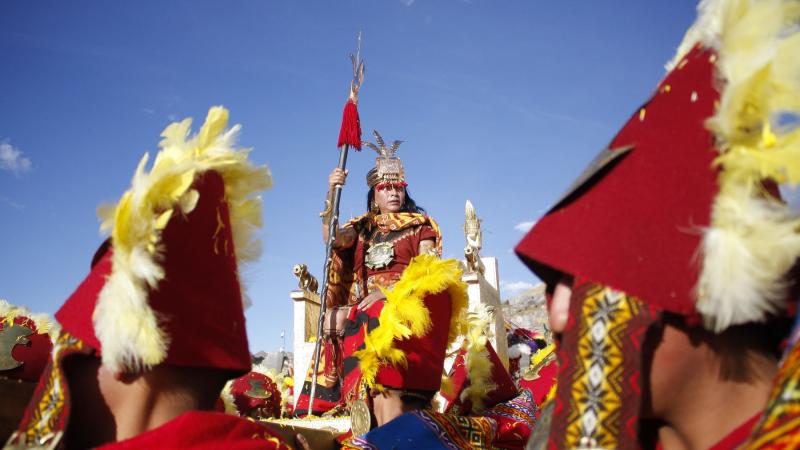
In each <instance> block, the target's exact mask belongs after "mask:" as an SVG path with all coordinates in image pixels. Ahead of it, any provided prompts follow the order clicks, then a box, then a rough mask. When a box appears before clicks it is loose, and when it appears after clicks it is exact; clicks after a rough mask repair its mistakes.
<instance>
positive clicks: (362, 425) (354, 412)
mask: <svg viewBox="0 0 800 450" xmlns="http://www.w3.org/2000/svg"><path fill="white" fill-rule="evenodd" d="M370 428H372V414H370V412H369V406H367V401H366V400H356V401H355V402H353V404H352V405H351V406H350V429H352V430H353V436H356V437H359V436H363V435H365V434H367V432H369V430H370Z"/></svg>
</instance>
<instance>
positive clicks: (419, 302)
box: [354, 255, 467, 388]
mask: <svg viewBox="0 0 800 450" xmlns="http://www.w3.org/2000/svg"><path fill="white" fill-rule="evenodd" d="M444 291H447V292H448V293H449V294H450V301H451V308H452V309H451V311H452V313H451V317H450V324H449V326H450V330H449V333H448V341H447V342H448V346H449V345H450V344H452V342H453V341H454V340H455V338H456V336H458V335H459V334H461V333H462V332H463V329H464V322H465V321H464V311H465V309H466V306H467V285H466V284H465V283H464V282H463V281H461V268H460V265H459V263H458V261H456V260H454V259H447V260H441V259H439V258H436V257H435V256H431V255H419V256H417V257H415V258H414V259H412V260H411V263H410V264H409V265H408V267H406V269H405V271H404V272H403V275H402V277H401V278H400V280H399V281H398V282H397V283H396V284H395V285H394V287H393V288H392V289H391V290H384V291H383V292H384V294H386V303H385V304H384V306H383V310H382V311H381V314H380V317H379V319H378V320H379V321H380V326H378V327H377V328H375V329H374V330H372V331H370V332H369V333H368V334H367V335H366V336H364V346H365V348H364V349H362V350H359V351H357V352H355V354H354V355H355V356H356V357H357V358H358V359H359V361H360V362H359V366H360V368H361V374H362V380H363V382H364V383H365V384H366V386H368V387H370V388H374V387H377V385H376V383H375V377H376V376H377V373H378V369H379V367H380V366H381V365H392V366H402V367H405V365H406V355H405V354H404V353H403V351H401V350H399V349H398V348H396V347H395V346H394V343H395V342H396V341H398V340H402V339H408V338H411V337H417V338H419V337H423V336H425V335H426V334H427V333H428V331H430V328H431V326H432V324H431V319H430V313H429V311H428V309H427V308H426V307H425V304H424V303H423V300H424V298H425V297H426V296H427V295H430V294H438V293H440V292H444Z"/></svg>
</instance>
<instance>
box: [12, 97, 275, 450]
mask: <svg viewBox="0 0 800 450" xmlns="http://www.w3.org/2000/svg"><path fill="white" fill-rule="evenodd" d="M227 121H228V111H227V110H225V109H224V108H222V107H214V108H212V109H211V110H210V111H209V113H208V117H207V119H206V122H205V124H204V125H203V127H202V128H201V129H200V131H199V132H198V134H197V135H196V136H193V137H191V138H189V127H190V125H191V120H189V119H187V120H184V121H183V122H180V123H174V124H172V125H170V126H169V127H167V128H166V129H165V130H164V132H163V133H162V137H163V138H164V139H163V140H162V141H161V144H160V146H161V151H160V152H159V153H158V155H156V158H155V161H154V162H153V165H152V168H151V169H150V170H149V172H148V171H146V169H145V165H146V164H147V155H145V157H144V158H143V159H142V161H141V163H140V164H139V167H138V169H137V170H136V173H135V175H134V177H133V181H132V185H131V188H130V189H129V190H128V191H127V192H126V193H125V194H124V195H123V196H122V198H121V199H120V200H119V202H118V203H117V204H116V205H114V206H112V207H107V208H101V210H100V214H101V216H102V218H103V219H104V223H103V228H104V229H105V230H109V231H110V233H111V237H110V238H109V239H108V240H107V241H106V242H105V243H103V245H101V246H100V248H99V249H98V251H97V253H96V254H95V256H94V258H93V259H92V264H91V272H90V273H89V275H88V276H87V277H86V278H85V279H84V280H83V282H82V283H81V284H80V286H78V288H77V290H76V291H75V292H74V293H73V294H72V295H71V296H70V297H69V298H68V299H67V301H66V302H65V303H64V305H63V306H62V307H61V309H60V310H59V311H58V312H57V313H56V319H57V320H58V322H59V323H60V324H61V327H62V329H61V333H60V335H59V337H58V339H57V341H56V343H55V345H54V348H53V353H52V358H51V362H50V365H49V366H48V368H47V369H46V370H45V373H44V374H43V376H42V377H41V379H40V381H39V385H38V387H37V388H36V392H35V393H34V396H33V400H32V401H31V403H30V405H29V406H28V409H27V411H26V413H25V416H24V418H23V420H22V422H21V424H20V426H19V430H18V431H17V432H16V433H15V435H14V436H12V438H11V439H10V440H9V442H8V443H7V448H13V449H16V448H76V449H82V448H94V447H99V448H103V449H127V448H131V449H133V448H148V449H154V448H209V449H210V448H228V449H261V448H271V449H274V448H287V447H286V445H285V444H283V443H282V442H281V441H280V439H279V438H277V437H276V436H275V435H273V434H272V433H271V432H269V431H268V430H267V429H266V428H263V427H262V426H260V425H258V424H256V423H254V422H251V421H248V420H245V419H241V418H238V417H233V416H230V415H226V414H222V413H217V412H211V411H212V410H213V408H214V405H215V402H216V400H217V398H218V396H219V393H220V391H221V390H222V387H223V385H224V384H225V382H226V381H227V380H228V379H231V378H235V377H237V376H239V375H242V374H244V373H246V372H248V371H250V367H251V364H250V352H249V349H248V344H247V336H246V334H245V323H244V314H243V299H244V295H243V292H244V290H243V286H242V285H241V284H240V277H239V268H240V267H241V265H243V264H245V263H248V262H251V261H253V260H254V259H255V258H256V257H257V255H258V249H259V247H258V242H257V238H256V234H255V231H256V230H257V229H258V225H260V220H261V202H260V199H259V198H258V197H257V196H256V195H255V194H256V193H257V192H258V191H260V190H263V189H265V188H267V187H269V185H270V184H271V180H270V175H269V171H268V169H267V168H266V167H255V166H253V165H252V164H251V163H250V162H249V161H248V159H247V154H248V151H247V150H243V149H235V148H234V147H233V145H234V139H235V137H236V133H237V131H238V126H235V127H233V128H231V129H229V130H226V126H227Z"/></svg>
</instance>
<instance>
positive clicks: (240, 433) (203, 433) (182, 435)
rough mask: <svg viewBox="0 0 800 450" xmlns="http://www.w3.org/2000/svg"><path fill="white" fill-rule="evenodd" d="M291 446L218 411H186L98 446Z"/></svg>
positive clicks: (114, 449)
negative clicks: (136, 434)
mask: <svg viewBox="0 0 800 450" xmlns="http://www.w3.org/2000/svg"><path fill="white" fill-rule="evenodd" d="M142 448H147V449H151V450H153V449H192V450H206V449H207V450H216V449H221V448H224V449H227V450H262V449H281V450H283V449H287V450H289V449H291V447H289V446H288V445H287V444H286V443H285V442H284V441H283V440H282V439H281V438H280V437H278V435H277V434H274V433H273V432H272V431H270V430H269V429H267V428H266V427H264V426H263V425H259V424H258V423H256V422H253V421H251V420H247V419H243V418H241V417H236V416H231V415H229V414H222V413H218V412H204V411H190V412H187V413H184V414H181V415H180V416H178V417H176V418H175V419H172V420H170V421H169V422H167V423H165V424H164V425H161V426H160V427H158V428H156V429H154V430H150V431H148V432H145V433H142V434H140V435H138V436H136V437H133V438H131V439H126V440H124V441H120V442H114V443H111V444H107V445H104V446H102V447H98V450H123V449H142Z"/></svg>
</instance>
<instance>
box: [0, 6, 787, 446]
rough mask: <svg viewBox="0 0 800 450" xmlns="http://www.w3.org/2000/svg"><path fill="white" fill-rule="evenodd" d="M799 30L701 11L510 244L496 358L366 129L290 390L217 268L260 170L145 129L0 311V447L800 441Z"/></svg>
mask: <svg viewBox="0 0 800 450" xmlns="http://www.w3.org/2000/svg"><path fill="white" fill-rule="evenodd" d="M798 31H800V3H798V2H797V1H796V0H704V1H702V2H701V3H700V6H699V8H698V19H697V21H696V22H695V24H694V25H693V26H692V27H691V28H690V29H689V31H688V32H687V34H686V36H685V38H684V41H683V42H682V43H681V44H680V46H679V47H678V52H677V55H676V56H675V57H674V59H673V60H672V61H671V62H669V63H668V65H667V68H668V73H667V74H666V75H665V76H664V78H663V79H662V80H661V81H660V82H659V83H658V85H657V87H656V90H655V92H654V94H653V95H652V97H651V98H650V99H648V100H647V101H646V102H645V103H644V105H643V106H642V107H641V108H640V109H639V110H637V111H635V112H634V114H632V115H631V117H630V119H629V120H628V121H627V122H626V123H625V124H624V125H623V127H622V128H621V130H620V131H619V132H618V133H617V135H616V136H614V138H613V139H612V140H611V142H610V143H609V145H608V146H607V147H606V148H605V149H603V150H602V151H601V152H600V154H599V155H598V157H597V158H595V159H594V160H593V161H592V162H591V163H590V165H589V167H588V168H587V169H586V170H585V171H584V172H583V173H582V174H580V176H579V177H578V178H577V179H576V181H575V182H574V183H573V184H572V186H571V187H570V188H569V190H568V191H567V192H566V193H565V194H564V195H563V196H562V197H561V198H560V199H558V200H557V201H555V202H554V206H552V207H551V208H550V210H549V211H548V212H547V213H545V214H544V216H543V217H541V218H540V219H539V220H538V221H537V222H536V224H535V226H534V227H533V228H532V229H531V230H530V231H529V232H528V233H527V235H526V236H525V237H524V238H523V239H522V241H521V242H520V243H519V244H518V245H517V247H516V253H517V255H518V256H519V257H520V259H521V260H522V261H523V263H524V264H525V265H527V267H529V268H530V270H531V271H532V272H533V274H535V275H536V276H537V277H538V278H539V279H541V280H542V281H543V282H544V283H546V286H547V307H548V312H549V330H550V331H551V332H552V337H551V336H550V335H548V336H543V335H541V334H537V333H534V332H532V331H531V330H526V329H522V328H518V327H516V326H514V325H513V324H510V323H507V324H506V325H507V326H506V329H505V330H504V331H505V333H506V334H505V335H501V336H495V337H494V338H495V339H507V343H508V348H509V354H508V357H510V359H506V355H503V356H502V357H501V356H499V355H498V354H497V352H495V349H494V348H493V346H492V341H491V336H490V332H489V327H488V323H489V322H490V321H491V320H492V318H491V315H492V311H490V310H488V309H481V308H478V309H472V310H468V298H467V287H466V284H465V283H464V282H463V281H462V275H463V265H462V264H461V263H459V262H458V261H456V260H452V259H443V258H442V251H441V249H442V234H441V232H440V229H439V226H438V225H437V223H436V221H435V220H434V219H433V218H432V217H431V216H430V215H428V214H427V212H426V211H425V209H424V208H422V206H420V205H419V204H417V203H416V202H415V201H414V200H413V199H412V198H411V196H410V194H409V190H408V180H407V178H406V173H405V170H404V167H403V164H402V161H401V159H400V158H399V157H398V149H399V146H400V141H394V142H393V143H392V144H391V145H387V144H386V142H384V140H383V138H382V136H381V135H380V134H379V133H377V132H375V133H374V136H375V139H376V142H375V143H366V144H367V145H368V146H369V147H370V148H372V149H373V150H375V152H376V153H377V158H376V164H375V168H373V169H372V170H370V171H369V172H368V173H367V176H366V184H367V187H368V189H369V190H368V194H367V201H366V209H367V210H366V212H365V213H364V214H363V215H362V216H359V217H357V218H355V219H352V220H350V221H349V222H347V223H345V224H344V225H343V226H341V227H340V228H338V230H335V235H333V236H329V230H330V228H329V226H330V221H331V219H332V216H333V214H332V211H331V209H330V208H326V210H325V211H323V213H322V214H321V215H322V219H323V233H322V234H323V239H324V240H325V241H326V242H328V241H329V242H331V243H332V248H333V254H332V258H331V267H330V272H329V273H328V274H327V279H328V285H327V289H326V290H325V292H327V295H326V297H325V298H324V299H322V301H324V302H325V303H326V306H327V308H326V309H327V312H326V314H325V316H324V317H323V320H324V327H323V328H324V333H323V335H322V336H319V337H318V338H319V345H320V347H321V352H320V354H321V357H320V359H319V364H318V366H316V365H315V364H313V363H312V365H311V367H309V368H308V370H307V375H306V377H305V382H304V383H303V385H302V386H293V384H292V382H291V379H290V378H288V377H286V374H282V373H277V372H275V371H270V370H267V369H266V368H264V367H260V366H256V367H254V366H253V364H252V357H251V353H250V349H249V347H248V342H247V336H246V327H245V320H244V305H245V303H246V297H247V296H246V286H245V285H244V283H243V281H242V279H241V277H240V276H239V273H240V271H241V270H242V268H243V267H244V266H246V265H247V264H250V263H252V262H253V261H255V260H256V259H257V257H258V249H259V248H260V247H259V243H258V238H257V230H258V228H259V226H260V223H261V201H260V198H259V197H258V193H259V192H260V191H262V190H264V189H266V188H269V187H270V185H271V177H270V173H269V170H268V169H267V168H266V167H257V166H254V165H253V164H252V163H251V162H250V161H249V160H248V152H247V151H246V150H244V149H239V148H237V147H236V144H235V138H236V132H237V130H238V127H232V128H228V111H227V110H225V109H224V108H222V107H213V108H211V110H210V111H209V113H208V116H207V118H206V121H205V123H204V124H203V125H202V127H201V128H200V129H199V131H198V132H197V133H196V134H195V135H190V127H191V121H190V120H185V121H182V122H178V123H174V124H172V125H170V126H168V127H167V128H166V129H165V130H164V132H163V133H162V136H163V140H162V141H161V144H160V151H159V152H158V154H157V155H156V156H155V158H154V160H153V162H152V164H150V168H149V169H148V168H147V167H148V156H147V155H145V156H144V158H143V159H142V161H141V163H140V164H139V166H138V167H137V169H136V172H135V175H134V177H133V181H132V184H131V186H130V188H129V189H128V190H127V191H126V192H125V193H124V194H123V195H122V197H121V198H120V199H119V201H118V202H117V203H116V205H114V206H113V207H112V208H106V209H104V210H103V212H102V215H103V217H102V219H103V225H102V226H103V229H104V230H107V231H108V232H109V238H108V239H107V240H106V241H105V242H103V243H102V244H101V245H100V246H99V248H98V249H97V251H96V252H95V254H94V256H93V257H92V258H91V259H90V260H89V261H90V264H89V272H88V275H87V276H86V278H85V279H84V280H83V281H82V282H81V283H80V285H79V286H78V287H77V288H76V290H75V292H74V293H73V294H72V295H71V296H70V297H69V298H68V299H67V300H66V301H65V302H64V304H63V305H62V306H61V308H60V309H59V310H58V312H57V313H56V314H55V321H52V320H50V319H49V318H48V317H46V316H41V315H35V314H32V313H30V312H29V311H27V310H26V309H24V308H21V307H15V306H12V305H11V304H8V303H6V302H0V381H1V382H2V383H0V387H2V388H3V390H4V391H5V392H12V391H13V392H23V390H25V389H27V391H24V393H23V395H22V397H23V398H24V399H25V400H26V401H28V403H27V407H26V408H25V409H24V412H22V413H21V415H20V416H19V417H12V418H8V417H3V421H0V425H3V426H4V428H3V429H0V431H3V432H6V431H7V432H8V434H9V437H8V440H7V442H6V443H5V448H8V449H21V448H67V449H72V448H76V449H81V448H102V449H133V448H198V449H200V448H208V449H212V448H226V449H227V448H230V449H262V448H272V449H279V448H311V444H309V440H308V439H307V438H306V437H305V436H303V433H302V432H301V433H299V434H298V435H297V436H289V437H287V435H286V433H282V432H280V430H279V429H278V428H277V427H278V425H276V422H270V421H269V420H267V419H271V418H281V417H283V418H286V417H311V416H313V417H320V416H321V417H340V416H349V417H350V419H351V431H349V432H347V433H343V434H339V435H338V436H337V440H336V442H337V444H336V445H338V446H341V447H342V448H361V449H375V448H387V449H388V448H393V449H394V448H397V449H403V448H408V449H410V448H414V449H423V448H425V449H427V448H448V449H453V448H506V449H523V448H527V449H544V448H549V449H595V448H602V449H640V448H641V449H656V448H660V449H665V450H672V449H678V450H681V449H734V448H741V449H760V448H780V449H792V448H800V390H798V389H799V388H798V386H800V384H799V383H800V344H798V340H797V336H798V333H800V331H799V330H800V325H798V323H800V321H798V317H800V315H798V314H797V311H798V307H797V306H798V305H797V299H798V292H797V287H798V283H797V281H798V276H800V266H799V265H798V257H800V213H799V212H798V211H795V210H793V209H792V208H791V207H790V205H788V204H787V203H786V202H784V200H783V199H782V198H781V191H782V189H784V188H785V187H787V186H792V185H796V184H798V183H800V32H798ZM347 175H348V173H347V171H345V170H342V169H335V170H333V171H332V172H331V173H330V175H329V178H328V185H329V188H330V190H329V195H328V199H329V200H328V202H327V203H328V205H329V206H330V205H331V204H332V203H333V202H332V199H333V196H334V190H335V188H336V187H337V186H343V185H344V184H345V183H346V179H347ZM87 256H88V255H87ZM87 260H88V258H87ZM452 349H456V350H455V351H454V352H451V350H452ZM446 361H447V362H446ZM302 369H304V368H298V370H302ZM8 380H15V381H14V383H11V384H8V383H6V382H7V381H8ZM34 386H35V388H34ZM295 388H296V389H299V392H298V396H297V398H298V400H297V403H296V404H295V403H294V402H293V401H292V399H291V398H292V397H293V396H294V393H293V390H294V389H295ZM8 398H9V400H8V401H7V402H6V405H12V403H13V402H12V400H11V397H8ZM28 399H29V400H28ZM4 401H5V400H4ZM7 409H12V407H11V406H8V407H7ZM20 411H22V409H20ZM12 419H14V420H13V423H12V424H11V426H10V427H7V426H6V425H7V424H8V423H9V422H11V421H12ZM301 422H302V421H301ZM6 428H7V429H6Z"/></svg>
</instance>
